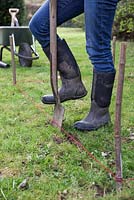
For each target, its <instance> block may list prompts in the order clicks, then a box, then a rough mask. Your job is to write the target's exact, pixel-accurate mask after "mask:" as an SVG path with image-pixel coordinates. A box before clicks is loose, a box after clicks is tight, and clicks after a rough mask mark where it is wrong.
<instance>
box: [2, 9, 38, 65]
mask: <svg viewBox="0 0 134 200" xmlns="http://www.w3.org/2000/svg"><path fill="white" fill-rule="evenodd" d="M18 12H19V9H17V8H11V9H9V13H10V14H11V26H0V45H1V48H0V67H2V68H6V67H9V65H8V64H6V63H4V62H3V61H2V56H3V50H4V49H6V50H8V51H11V47H10V41H9V36H10V35H12V34H13V35H14V54H15V55H16V56H18V59H19V63H20V65H21V66H24V67H31V66H32V61H33V60H36V59H38V58H39V55H38V53H37V52H36V43H35V39H34V37H33V35H32V34H31V32H30V30H29V28H28V26H19V23H18V19H17V17H16V14H17V13H18ZM16 46H18V52H17V50H16Z"/></svg>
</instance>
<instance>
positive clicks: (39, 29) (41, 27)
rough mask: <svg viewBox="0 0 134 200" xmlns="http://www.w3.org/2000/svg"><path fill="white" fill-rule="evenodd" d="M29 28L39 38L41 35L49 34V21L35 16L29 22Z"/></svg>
mask: <svg viewBox="0 0 134 200" xmlns="http://www.w3.org/2000/svg"><path fill="white" fill-rule="evenodd" d="M29 29H30V31H31V32H32V34H33V35H34V36H35V37H36V38H37V39H38V37H39V35H42V34H43V35H44V36H45V35H48V34H49V22H48V20H46V21H41V20H39V19H38V17H36V16H34V17H33V18H32V19H31V20H30V22H29Z"/></svg>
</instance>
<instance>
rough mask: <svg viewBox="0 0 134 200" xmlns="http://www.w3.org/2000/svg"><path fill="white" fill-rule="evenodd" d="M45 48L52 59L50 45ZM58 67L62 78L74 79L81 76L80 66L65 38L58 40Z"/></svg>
mask: <svg viewBox="0 0 134 200" xmlns="http://www.w3.org/2000/svg"><path fill="white" fill-rule="evenodd" d="M43 50H44V52H45V54H46V56H47V57H48V59H49V60H50V46H48V47H46V48H45V49H43ZM57 67H58V71H59V72H60V75H61V78H64V79H73V78H75V77H77V76H81V75H80V70H79V66H78V64H77V62H76V60H75V58H74V56H73V54H72V52H71V50H70V48H69V46H68V45H67V43H66V41H65V40H64V39H63V40H58V41H57Z"/></svg>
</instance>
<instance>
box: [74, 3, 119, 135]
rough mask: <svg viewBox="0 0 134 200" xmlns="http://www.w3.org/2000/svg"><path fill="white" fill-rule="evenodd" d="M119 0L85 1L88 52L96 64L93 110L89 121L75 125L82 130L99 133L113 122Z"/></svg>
mask: <svg viewBox="0 0 134 200" xmlns="http://www.w3.org/2000/svg"><path fill="white" fill-rule="evenodd" d="M117 2H118V0H90V1H89V0H85V1H84V10H85V23H86V49H87V53H88V55H89V58H90V59H91V62H92V64H93V68H94V69H93V81H92V91H91V108H90V111H89V113H88V115H87V117H86V118H84V119H83V120H81V121H78V122H76V123H75V124H74V127H75V128H77V129H79V130H83V131H84V130H88V131H91V130H96V129H98V128H99V127H101V126H103V125H105V124H107V123H108V122H109V121H110V114H109V105H110V101H111V95H112V89H113V84H114V77H115V69H114V64H113V60H112V53H111V46H110V43H111V32H112V25H113V19H114V15H115V10H116V6H117Z"/></svg>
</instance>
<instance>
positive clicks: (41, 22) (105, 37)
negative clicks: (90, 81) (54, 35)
mask: <svg viewBox="0 0 134 200" xmlns="http://www.w3.org/2000/svg"><path fill="white" fill-rule="evenodd" d="M117 3H118V0H57V10H58V12H57V26H59V25H61V24H62V23H64V22H66V21H67V20H69V19H72V18H74V17H76V16H78V15H80V14H81V13H84V15H85V35H86V51H87V54H88V56H89V59H90V60H91V62H92V64H93V67H94V69H95V70H96V71H102V72H110V71H114V64H113V60H112V53H111V32H112V25H113V20H114V15H115V11H116V6H117ZM29 28H30V30H31V32H32V34H33V35H34V36H35V38H36V39H37V40H38V41H39V43H40V44H41V46H42V48H45V47H46V46H48V45H49V43H50V31H49V0H46V1H45V3H44V4H43V5H42V6H41V7H40V8H39V10H38V11H37V12H36V13H35V14H34V16H33V17H32V19H31V21H30V23H29ZM58 38H60V37H59V36H58ZM76 43H77V41H76Z"/></svg>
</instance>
